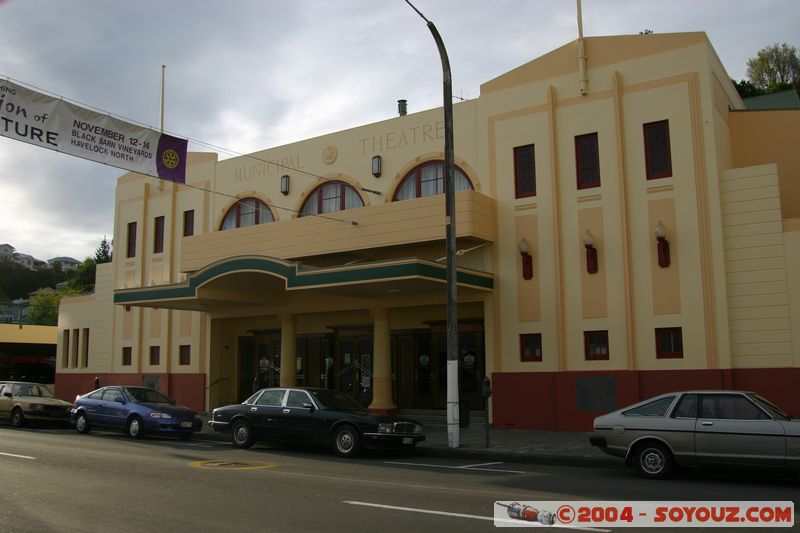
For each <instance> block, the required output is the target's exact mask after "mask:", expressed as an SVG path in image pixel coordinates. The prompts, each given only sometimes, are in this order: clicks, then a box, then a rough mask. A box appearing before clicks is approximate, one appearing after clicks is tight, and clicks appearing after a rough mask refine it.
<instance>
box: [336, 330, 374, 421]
mask: <svg viewBox="0 0 800 533" xmlns="http://www.w3.org/2000/svg"><path fill="white" fill-rule="evenodd" d="M337 347H338V349H337V351H336V356H337V361H336V369H337V372H336V381H337V383H336V384H337V390H339V391H342V392H346V393H348V394H350V395H352V396H353V398H355V399H356V400H357V401H358V403H360V404H361V405H363V406H364V407H367V406H368V405H369V404H370V403H372V336H366V335H354V336H340V337H339V338H338V342H337Z"/></svg>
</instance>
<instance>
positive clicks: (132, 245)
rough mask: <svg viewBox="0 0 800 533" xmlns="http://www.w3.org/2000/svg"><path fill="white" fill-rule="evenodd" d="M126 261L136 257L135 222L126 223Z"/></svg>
mask: <svg viewBox="0 0 800 533" xmlns="http://www.w3.org/2000/svg"><path fill="white" fill-rule="evenodd" d="M125 257H127V258H128V259H130V258H132V257H136V222H128V243H127V255H126V256H125Z"/></svg>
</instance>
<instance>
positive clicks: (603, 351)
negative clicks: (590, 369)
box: [583, 331, 608, 361]
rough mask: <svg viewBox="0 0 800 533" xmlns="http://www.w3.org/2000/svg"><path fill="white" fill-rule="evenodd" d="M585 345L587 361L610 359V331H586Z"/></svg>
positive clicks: (584, 333)
mask: <svg viewBox="0 0 800 533" xmlns="http://www.w3.org/2000/svg"><path fill="white" fill-rule="evenodd" d="M583 345H584V351H585V356H586V360H587V361H605V360H608V331H584V332H583Z"/></svg>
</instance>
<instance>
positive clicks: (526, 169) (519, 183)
mask: <svg viewBox="0 0 800 533" xmlns="http://www.w3.org/2000/svg"><path fill="white" fill-rule="evenodd" d="M526 157H530V163H529V164H526V163H527V161H525V160H524V159H523V158H526ZM528 165H529V166H528ZM514 194H515V195H516V197H517V198H529V197H531V196H536V150H535V147H534V145H532V144H526V145H525V146H517V147H515V148H514Z"/></svg>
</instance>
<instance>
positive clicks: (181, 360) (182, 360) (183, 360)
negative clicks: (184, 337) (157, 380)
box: [178, 344, 192, 365]
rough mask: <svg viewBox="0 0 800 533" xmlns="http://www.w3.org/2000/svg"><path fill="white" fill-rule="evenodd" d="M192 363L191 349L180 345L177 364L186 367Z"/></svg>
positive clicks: (186, 345) (185, 345)
mask: <svg viewBox="0 0 800 533" xmlns="http://www.w3.org/2000/svg"><path fill="white" fill-rule="evenodd" d="M191 362H192V347H191V346H190V345H188V344H181V347H180V355H179V356H178V364H180V365H188V364H191Z"/></svg>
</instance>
